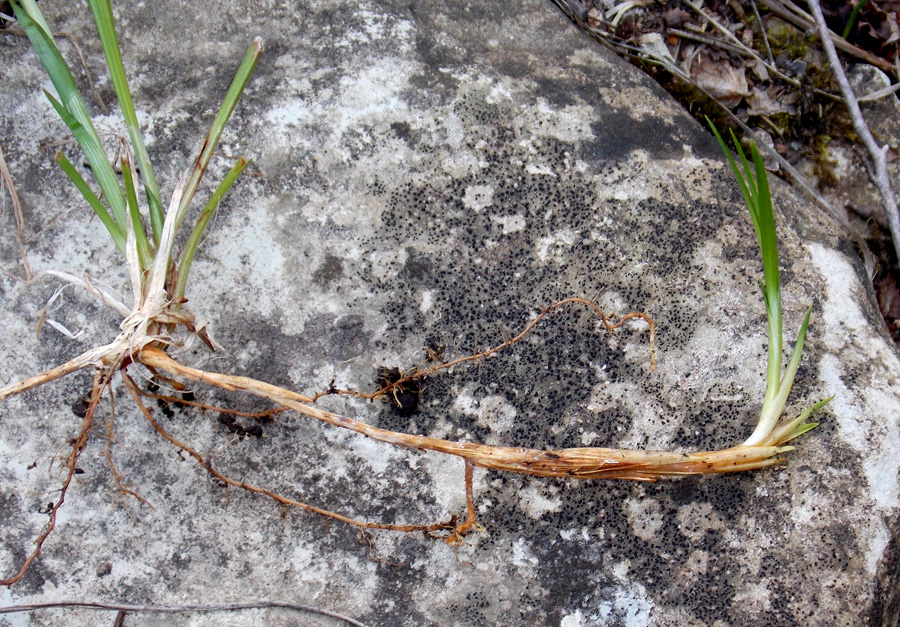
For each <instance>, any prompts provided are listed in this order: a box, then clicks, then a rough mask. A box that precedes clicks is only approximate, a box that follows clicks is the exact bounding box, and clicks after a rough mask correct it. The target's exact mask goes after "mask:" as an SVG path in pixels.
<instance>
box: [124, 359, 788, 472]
mask: <svg viewBox="0 0 900 627" xmlns="http://www.w3.org/2000/svg"><path fill="white" fill-rule="evenodd" d="M137 361H139V362H141V363H143V364H145V365H147V366H150V367H153V368H156V369H157V370H161V371H163V372H165V373H167V374H169V375H173V376H179V377H183V378H185V379H189V380H192V381H197V382H199V383H206V384H208V385H214V386H216V387H220V388H222V389H225V390H230V391H242V392H247V393H249V394H253V395H255V396H259V397H261V398H266V399H268V400H270V401H272V402H274V403H277V404H279V405H283V406H285V407H289V408H290V409H293V410H294V411H296V412H298V413H300V414H303V415H305V416H310V417H312V418H316V419H317V420H321V421H323V422H327V423H329V424H331V425H334V426H336V427H341V428H344V429H349V430H351V431H355V432H356V433H360V434H362V435H365V436H367V437H370V438H372V439H375V440H378V441H380V442H386V443H388V444H393V445H396V446H403V447H406V448H413V449H417V450H424V451H436V452H439V453H446V454H448V455H455V456H457V457H462V458H463V459H466V460H469V461H471V463H472V464H473V465H475V466H479V467H482V468H491V469H495V470H505V471H509V472H518V473H523V474H528V475H535V476H543V477H573V478H576V479H603V478H606V479H631V480H635V481H655V480H656V479H659V478H661V477H668V476H680V475H695V474H714V473H724V472H739V471H743V470H751V469H754V468H764V467H766V466H771V465H773V464H776V463H778V462H779V461H780V460H779V459H778V458H777V457H776V455H778V454H779V453H781V452H784V451H787V450H791V447H782V446H777V445H775V446H736V447H733V448H729V449H724V450H721V451H707V452H701V453H690V454H686V453H670V452H665V451H641V450H627V449H625V450H622V449H606V448H570V449H560V450H556V451H545V450H538V449H527V448H512V447H501V446H487V445H484V444H478V443H475V442H452V441H449V440H441V439H438V438H431V437H427V436H421V435H411V434H407V433H399V432H396V431H388V430H386V429H379V428H378V427H373V426H372V425H368V424H366V423H364V422H360V421H358V420H353V419H352V418H347V417H346V416H341V415H339V414H335V413H332V412H329V411H325V410H322V409H319V408H317V407H312V406H310V405H309V404H308V403H310V402H311V399H310V398H309V397H306V396H303V395H301V394H297V393H295V392H292V391H290V390H285V389H283V388H279V387H276V386H274V385H271V384H268V383H264V382H262V381H257V380H255V379H251V378H248V377H239V376H235V375H227V374H221V373H215V372H206V371H203V370H198V369H196V368H191V367H189V366H184V365H182V364H179V363H178V362H176V361H174V360H173V359H171V358H170V357H169V356H168V355H166V354H165V353H164V352H163V351H161V350H159V349H156V348H153V347H145V348H144V349H143V350H141V352H140V353H139V355H138V356H137Z"/></svg>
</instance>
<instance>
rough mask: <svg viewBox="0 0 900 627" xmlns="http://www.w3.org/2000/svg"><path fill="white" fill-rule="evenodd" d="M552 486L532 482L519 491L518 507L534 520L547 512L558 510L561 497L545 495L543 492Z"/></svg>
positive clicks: (560, 504) (560, 505)
mask: <svg viewBox="0 0 900 627" xmlns="http://www.w3.org/2000/svg"><path fill="white" fill-rule="evenodd" d="M551 489H552V488H549V487H546V486H544V485H542V484H540V483H535V482H532V483H531V484H530V485H529V486H528V487H526V488H524V489H523V490H522V491H521V493H520V499H519V507H520V508H521V509H522V511H524V512H525V513H526V514H528V515H529V516H530V517H531V518H533V519H535V520H540V519H541V518H542V517H543V516H544V515H545V514H547V513H549V512H558V511H559V509H560V507H562V499H561V498H560V497H559V496H558V495H553V496H552V497H547V496H546V494H545V492H547V491H548V490H551Z"/></svg>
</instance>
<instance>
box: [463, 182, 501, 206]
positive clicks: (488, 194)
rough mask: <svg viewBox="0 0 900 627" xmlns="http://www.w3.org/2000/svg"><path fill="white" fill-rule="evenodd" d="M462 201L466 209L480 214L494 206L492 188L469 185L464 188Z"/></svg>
mask: <svg viewBox="0 0 900 627" xmlns="http://www.w3.org/2000/svg"><path fill="white" fill-rule="evenodd" d="M462 201H463V204H464V205H465V206H466V207H467V208H468V209H471V210H472V211H475V212H480V211H481V210H482V209H484V208H485V207H490V206H491V205H492V204H494V188H493V187H491V186H490V185H470V186H469V187H467V188H466V193H465V195H464V196H463V199H462Z"/></svg>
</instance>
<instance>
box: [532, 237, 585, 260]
mask: <svg viewBox="0 0 900 627" xmlns="http://www.w3.org/2000/svg"><path fill="white" fill-rule="evenodd" d="M577 240H578V234H577V233H576V232H575V231H573V230H572V229H560V230H559V231H556V232H555V233H553V234H552V235H548V236H546V237H542V238H540V239H539V240H538V241H537V245H536V246H535V251H534V254H535V256H536V257H537V258H538V259H539V260H540V261H541V262H542V263H546V262H547V261H550V260H553V259H559V258H560V257H563V256H564V255H566V254H568V252H569V250H570V249H571V248H572V246H574V245H575V242H576V241H577Z"/></svg>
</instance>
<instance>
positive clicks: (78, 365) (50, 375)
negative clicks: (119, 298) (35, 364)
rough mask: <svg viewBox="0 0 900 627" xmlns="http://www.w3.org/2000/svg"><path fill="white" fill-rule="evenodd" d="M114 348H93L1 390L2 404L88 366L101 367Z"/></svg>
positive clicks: (110, 345) (112, 345) (110, 346)
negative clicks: (12, 397)
mask: <svg viewBox="0 0 900 627" xmlns="http://www.w3.org/2000/svg"><path fill="white" fill-rule="evenodd" d="M114 346H115V345H114V344H107V345H106V346H100V347H98V348H92V349H91V350H89V351H87V352H84V353H82V354H81V355H79V356H78V357H76V358H74V359H70V360H69V361H67V362H66V363H64V364H60V365H59V366H56V367H55V368H51V369H50V370H47V371H46V372H42V373H41V374H38V375H35V376H33V377H29V378H27V379H23V380H22V381H17V382H16V383H13V384H11V385H7V386H6V387H4V388H0V402H3V401H5V400H6V399H7V398H9V397H10V396H15V395H16V394H21V393H22V392H27V391H28V390H31V389H33V388H36V387H39V386H41V385H44V384H45V383H50V382H51V381H55V380H56V379H59V378H60V377H64V376H66V375H67V374H72V373H73V372H76V371H78V370H82V369H84V368H87V367H88V366H101V365H102V364H103V363H104V361H105V359H104V358H106V357H107V356H108V355H109V354H110V352H111V351H114Z"/></svg>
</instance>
